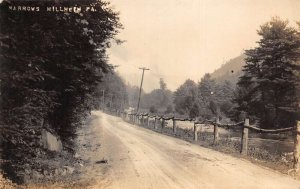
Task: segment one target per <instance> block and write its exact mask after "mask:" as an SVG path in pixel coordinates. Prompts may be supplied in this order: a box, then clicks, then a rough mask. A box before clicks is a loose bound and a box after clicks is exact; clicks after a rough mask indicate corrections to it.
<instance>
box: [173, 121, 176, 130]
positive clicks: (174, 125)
mask: <svg viewBox="0 0 300 189" xmlns="http://www.w3.org/2000/svg"><path fill="white" fill-rule="evenodd" d="M173 134H176V120H175V117H173Z"/></svg>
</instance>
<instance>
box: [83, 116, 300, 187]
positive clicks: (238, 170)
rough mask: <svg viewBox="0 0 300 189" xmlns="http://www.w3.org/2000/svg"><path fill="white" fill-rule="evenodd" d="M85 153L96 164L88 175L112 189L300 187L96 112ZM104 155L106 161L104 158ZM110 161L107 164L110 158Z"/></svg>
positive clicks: (86, 133)
mask: <svg viewBox="0 0 300 189" xmlns="http://www.w3.org/2000/svg"><path fill="white" fill-rule="evenodd" d="M93 116H94V118H95V119H94V120H93V121H92V123H91V127H87V128H86V130H85V131H84V132H83V133H81V138H80V140H79V142H85V144H84V146H85V148H84V149H83V150H81V151H80V152H79V155H80V156H81V157H82V158H83V159H85V160H89V161H90V162H91V163H90V165H89V166H87V167H86V174H85V176H84V178H83V179H88V178H94V179H95V183H94V186H93V187H92V188H97V189H98V188H108V189H110V188H112V189H118V188H120V189H144V188H145V189H154V188H155V189H164V188H166V189H185V188H186V189H193V188H201V189H210V188H216V189H220V188H228V189H234V188H238V189H244V188H255V189H258V188H263V189H268V188H270V189H271V188H278V189H285V188H286V189H293V188H295V189H299V188H300V182H299V181H296V180H293V179H292V178H289V177H287V176H285V175H282V174H279V173H277V172H274V171H272V170H269V169H266V168H262V167H259V166H257V165H254V164H252V163H250V162H248V161H246V160H241V159H238V158H234V157H231V156H228V155H225V154H222V153H219V152H216V151H213V150H210V149H206V148H202V147H200V146H197V145H194V144H191V143H188V142H185V141H182V140H179V139H176V138H172V137H168V136H165V135H161V134H159V133H156V132H153V131H150V130H147V129H144V128H141V127H138V126H134V125H131V124H128V123H125V122H123V121H122V120H121V119H120V118H116V117H113V116H109V115H106V114H103V113H101V112H93ZM102 160H104V161H102ZM105 160H107V163H105Z"/></svg>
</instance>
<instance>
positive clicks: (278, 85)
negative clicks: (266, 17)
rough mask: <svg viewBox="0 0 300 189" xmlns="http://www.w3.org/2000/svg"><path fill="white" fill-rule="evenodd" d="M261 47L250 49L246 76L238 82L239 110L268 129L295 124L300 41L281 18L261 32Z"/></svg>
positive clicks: (263, 26)
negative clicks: (296, 74)
mask: <svg viewBox="0 0 300 189" xmlns="http://www.w3.org/2000/svg"><path fill="white" fill-rule="evenodd" d="M258 35H260V36H261V39H260V40H259V41H258V44H259V46H258V47H256V48H254V49H250V50H246V55H247V58H246V59H245V60H246V65H245V66H244V68H243V72H244V75H243V76H242V77H241V78H240V80H239V82H238V86H239V89H238V91H239V95H238V96H237V98H236V102H238V104H239V107H238V110H240V111H241V110H243V111H246V112H247V113H248V114H249V115H250V116H255V117H257V118H258V119H259V121H260V126H261V127H264V128H271V127H275V128H278V127H288V126H292V125H294V122H295V114H294V113H292V112H295V110H296V108H297V105H296V104H295V102H297V97H296V91H297V90H296V80H297V77H296V76H295V73H294V71H295V70H299V64H296V62H297V61H298V60H299V47H300V39H299V36H297V30H296V29H295V28H292V27H289V26H288V21H282V20H280V19H279V18H278V17H275V18H273V19H272V20H271V21H270V22H268V23H266V24H264V25H262V26H261V27H260V30H259V31H258Z"/></svg>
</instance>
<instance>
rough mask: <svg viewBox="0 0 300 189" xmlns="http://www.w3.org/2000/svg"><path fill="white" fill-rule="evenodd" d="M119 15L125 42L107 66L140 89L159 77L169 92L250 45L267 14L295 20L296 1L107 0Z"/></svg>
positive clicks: (297, 14) (154, 84) (150, 86)
mask: <svg viewBox="0 0 300 189" xmlns="http://www.w3.org/2000/svg"><path fill="white" fill-rule="evenodd" d="M109 1H110V2H111V3H112V6H113V8H114V10H115V11H118V12H120V18H121V20H120V21H121V23H122V24H123V26H124V29H123V30H122V31H121V32H120V34H119V35H118V38H120V39H122V40H126V43H123V44H122V45H119V46H117V45H114V46H113V47H112V48H111V49H110V50H109V56H110V63H112V64H116V65H120V67H118V68H117V71H118V72H119V73H120V75H121V76H122V77H123V78H124V80H125V81H126V82H129V83H131V84H132V85H139V84H140V80H141V73H142V72H141V70H139V69H138V68H139V67H147V68H149V69H150V71H146V72H145V78H144V85H143V89H144V90H145V91H147V92H149V91H150V90H152V89H154V88H158V87H159V78H163V79H164V80H165V81H166V83H167V87H168V88H169V89H171V90H175V89H176V88H177V87H178V86H179V85H181V84H182V83H183V82H184V81H185V80H186V79H188V78H190V79H193V80H194V81H199V80H200V79H201V77H202V76H203V75H204V74H205V73H207V72H213V71H214V70H215V69H217V68H219V67H220V66H221V65H222V64H223V62H224V61H227V60H229V59H231V58H234V57H236V56H238V55H240V54H241V53H242V52H243V49H249V48H252V47H254V46H255V45H256V44H255V42H256V41H257V40H258V39H259V38H258V35H257V33H256V30H257V29H258V28H259V26H260V25H262V24H263V23H265V22H267V21H269V20H270V19H271V17H273V16H279V17H281V18H282V19H288V20H289V21H290V22H291V23H293V22H295V21H300V11H299V10H300V0H109Z"/></svg>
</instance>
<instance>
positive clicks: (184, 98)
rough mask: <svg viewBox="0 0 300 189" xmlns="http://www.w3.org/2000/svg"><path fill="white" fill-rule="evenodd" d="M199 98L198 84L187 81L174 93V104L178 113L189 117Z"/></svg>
mask: <svg viewBox="0 0 300 189" xmlns="http://www.w3.org/2000/svg"><path fill="white" fill-rule="evenodd" d="M196 98H197V84H196V83H195V82H194V81H193V80H190V79H188V80H186V81H185V82H184V83H183V84H182V85H181V86H180V87H179V88H178V89H177V90H176V91H175V92H174V104H175V110H176V112H178V113H180V114H184V115H189V114H190V111H191V109H192V107H193V104H194V102H195V101H196Z"/></svg>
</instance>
